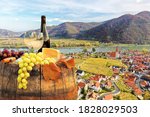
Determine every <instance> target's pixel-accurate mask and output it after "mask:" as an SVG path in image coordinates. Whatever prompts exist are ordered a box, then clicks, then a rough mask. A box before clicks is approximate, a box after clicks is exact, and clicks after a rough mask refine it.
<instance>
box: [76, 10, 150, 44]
mask: <svg viewBox="0 0 150 117" xmlns="http://www.w3.org/2000/svg"><path fill="white" fill-rule="evenodd" d="M78 38H84V39H94V40H99V41H101V42H114V43H138V44H145V43H150V12H148V11H143V12H140V13H138V14H136V15H131V14H126V15H123V16H121V17H118V18H115V19H112V20H109V21H106V22H104V23H103V24H101V25H99V26H96V27H94V28H92V29H89V30H87V31H85V32H82V33H80V34H79V35H78Z"/></svg>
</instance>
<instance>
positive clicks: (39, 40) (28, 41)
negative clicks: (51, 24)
mask: <svg viewBox="0 0 150 117" xmlns="http://www.w3.org/2000/svg"><path fill="white" fill-rule="evenodd" d="M24 43H25V45H26V46H27V47H28V48H29V51H33V52H38V50H39V49H40V48H41V47H42V46H43V43H44V41H43V36H42V33H40V35H39V36H37V35H36V33H33V34H31V36H30V37H29V38H26V36H25V37H24Z"/></svg>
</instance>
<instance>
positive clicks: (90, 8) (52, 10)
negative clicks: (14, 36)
mask: <svg viewBox="0 0 150 117" xmlns="http://www.w3.org/2000/svg"><path fill="white" fill-rule="evenodd" d="M0 8H1V10H0V17H1V18H0V25H1V26H4V25H2V24H5V23H7V22H8V21H9V20H10V19H11V20H13V19H14V20H15V21H14V22H20V24H21V22H22V24H26V25H27V26H28V27H31V26H33V27H34V28H35V27H36V26H38V25H39V22H40V16H41V15H46V16H47V22H48V24H49V25H53V24H59V23H61V22H69V21H70V22H71V21H83V22H91V21H97V22H100V21H104V20H108V19H111V18H114V17H118V16H120V15H123V14H126V13H131V14H136V13H138V12H140V11H147V10H148V11H150V0H124V1H123V0H105V1H104V0H30V1H29V0H1V2H0ZM2 18H4V19H5V20H2ZM8 19H9V20H8ZM16 24H17V23H16ZM12 25H13V24H12ZM12 25H11V24H10V27H11V26H12ZM27 26H25V27H26V28H27ZM12 27H14V26H12ZM17 27H18V28H17V29H19V25H18V26H17ZM14 28H15V27H14ZM21 28H22V26H20V30H22V29H21Z"/></svg>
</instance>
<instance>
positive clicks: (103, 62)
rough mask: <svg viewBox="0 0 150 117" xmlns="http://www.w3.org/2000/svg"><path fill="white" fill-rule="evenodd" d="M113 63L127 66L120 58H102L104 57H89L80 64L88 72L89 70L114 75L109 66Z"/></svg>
mask: <svg viewBox="0 0 150 117" xmlns="http://www.w3.org/2000/svg"><path fill="white" fill-rule="evenodd" d="M113 65H114V66H123V67H126V66H125V65H124V64H123V63H122V62H121V61H119V60H112V59H102V58H89V59H87V60H85V61H84V62H82V63H81V64H80V65H79V69H81V70H83V71H86V72H89V73H94V74H102V75H106V76H112V75H113V71H112V69H111V68H109V66H113Z"/></svg>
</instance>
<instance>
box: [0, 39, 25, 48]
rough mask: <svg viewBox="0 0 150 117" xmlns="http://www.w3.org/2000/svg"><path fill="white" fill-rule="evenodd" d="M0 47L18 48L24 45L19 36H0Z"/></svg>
mask: <svg viewBox="0 0 150 117" xmlns="http://www.w3.org/2000/svg"><path fill="white" fill-rule="evenodd" d="M0 47H1V48H5V47H6V48H20V47H25V44H24V41H23V39H20V38H7V39H5V38H0Z"/></svg>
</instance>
